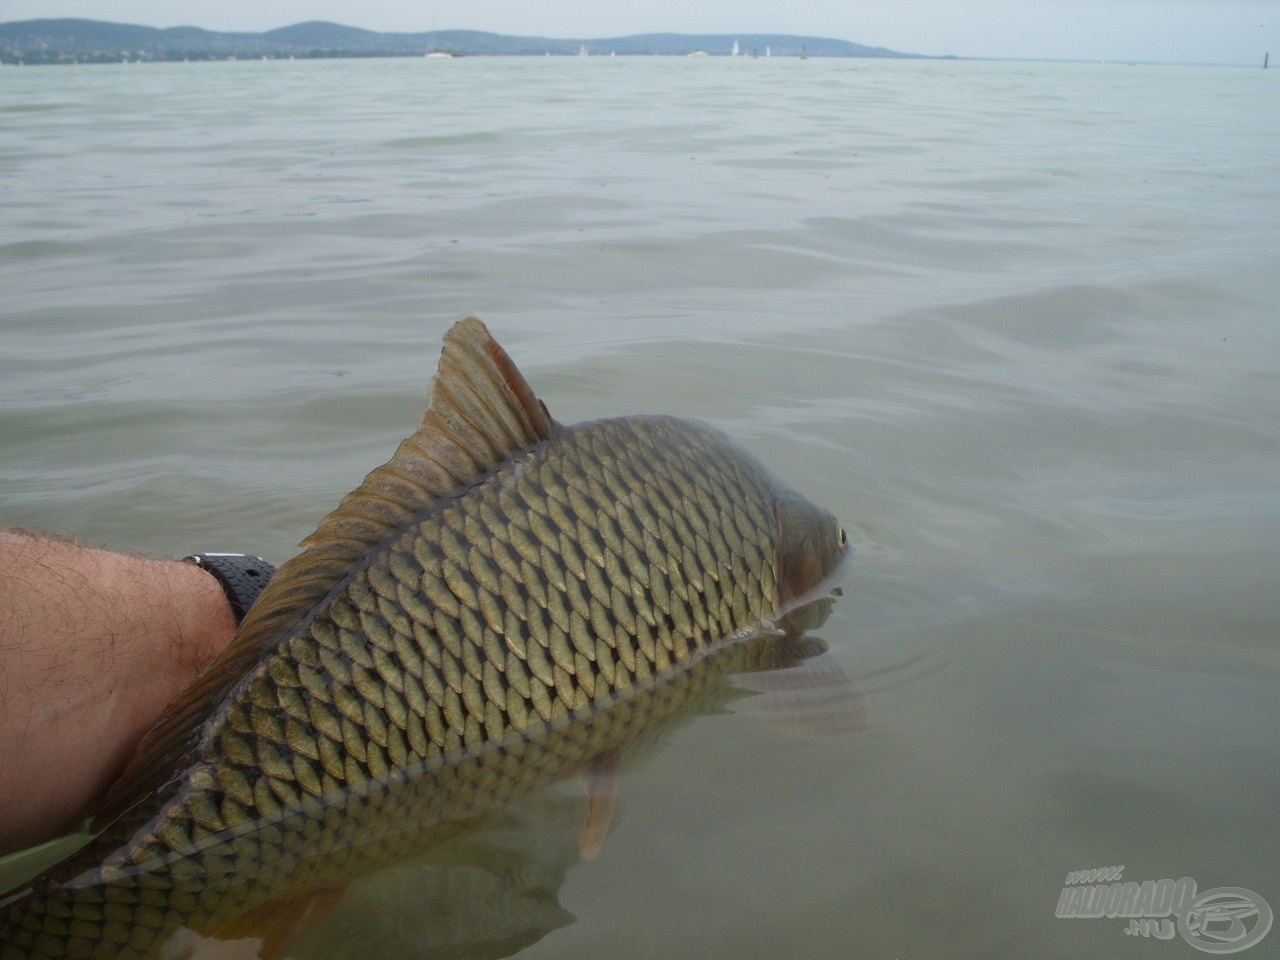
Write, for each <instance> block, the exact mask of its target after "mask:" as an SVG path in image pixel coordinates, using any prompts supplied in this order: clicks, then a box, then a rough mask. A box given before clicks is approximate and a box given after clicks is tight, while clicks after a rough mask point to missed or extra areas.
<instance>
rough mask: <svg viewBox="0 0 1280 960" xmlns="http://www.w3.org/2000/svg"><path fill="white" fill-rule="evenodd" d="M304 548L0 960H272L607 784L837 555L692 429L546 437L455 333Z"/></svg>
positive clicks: (26, 905) (613, 422)
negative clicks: (717, 660) (468, 832)
mask: <svg viewBox="0 0 1280 960" xmlns="http://www.w3.org/2000/svg"><path fill="white" fill-rule="evenodd" d="M301 546H302V548H303V549H302V552H301V553H299V554H298V555H297V556H296V557H294V558H293V559H291V560H289V561H288V562H287V563H285V564H283V565H282V566H281V567H280V569H279V570H278V571H277V572H276V574H275V576H274V577H273V579H272V580H271V582H270V584H268V586H267V588H266V589H265V591H264V592H263V593H262V595H261V596H260V597H259V599H258V601H257V603H256V604H255V605H254V606H253V608H252V609H251V610H250V611H249V613H248V615H247V616H246V618H245V619H244V622H243V623H242V624H241V627H240V629H239V631H238V632H237V634H236V637H235V639H234V640H233V641H232V642H231V644H230V645H229V646H228V647H227V648H226V650H224V651H223V652H222V653H221V654H220V655H219V656H218V657H217V658H216V659H215V660H214V661H213V662H212V663H211V664H210V665H209V666H208V667H207V668H206V669H205V671H203V672H202V673H201V675H200V676H199V677H198V678H197V679H196V681H195V682H194V683H193V684H192V685H191V686H190V687H189V688H188V689H187V690H185V691H184V692H183V693H182V694H180V695H179V696H178V697H177V698H176V699H175V700H174V701H173V702H172V703H171V704H170V706H169V707H168V708H167V709H166V711H165V713H164V714H163V716H162V717H161V719H160V720H159V721H158V722H157V723H156V725H155V726H154V727H153V728H152V729H151V731H150V732H149V733H148V734H147V735H146V737H145V738H144V739H143V740H142V742H141V744H140V745H139V747H138V750H137V753H136V754H135V756H134V757H133V759H132V760H131V761H130V763H129V764H128V766H127V767H126V769H125V770H124V772H123V774H122V775H121V777H120V779H119V780H118V781H117V782H116V783H115V785H114V786H113V787H112V788H111V789H110V791H109V792H108V794H107V796H106V797H105V799H104V800H103V802H102V804H101V807H100V809H99V811H98V813H97V817H96V821H95V828H96V830H98V831H101V832H100V834H99V836H98V837H97V839H95V840H94V841H92V842H91V843H90V844H89V845H88V846H86V847H85V849H84V850H82V851H81V852H80V853H78V854H77V855H75V856H73V857H72V858H71V859H70V860H68V861H67V862H65V863H64V864H62V865H60V866H58V867H55V868H54V869H53V870H51V871H50V872H49V873H48V874H46V875H45V876H44V877H42V878H39V879H38V880H37V881H35V882H34V883H33V884H31V885H30V886H29V887H27V888H26V889H24V890H22V891H20V892H19V893H17V894H15V895H13V896H10V897H9V898H8V899H7V900H6V901H5V902H4V904H3V905H0V958H2V960H18V958H23V960H26V958H32V957H37V958H101V960H125V958H146V957H153V956H156V955H158V953H159V951H160V950H161V949H162V948H163V946H164V944H165V943H166V942H167V941H168V940H169V939H170V938H171V937H172V936H173V935H174V934H175V932H176V931H179V930H186V931H194V932H196V933H199V934H201V935H204V936H211V937H219V938H224V939H230V938H235V937H242V936H249V935H259V936H262V938H263V939H264V941H265V942H267V943H268V945H270V943H271V942H272V936H273V935H272V934H271V933H270V932H267V931H269V929H270V928H271V921H270V918H271V917H274V916H278V915H279V914H280V913H281V910H280V906H281V905H282V904H285V905H292V907H291V912H292V915H293V916H294V917H295V919H296V917H297V916H300V915H302V914H303V913H305V910H303V905H304V904H306V903H308V902H312V903H314V902H321V903H323V902H324V901H325V900H326V899H327V900H329V901H332V900H333V898H334V897H336V896H340V895H341V893H340V892H341V890H342V889H343V887H344V886H345V884H346V883H347V882H349V881H350V879H351V878H353V877H356V876H359V875H361V874H363V873H367V872H369V871H371V870H373V869H376V868H377V867H379V866H383V865H386V864H389V863H394V862H397V861H399V860H402V859H404V858H405V857H407V856H410V855H412V854H413V853H414V852H415V851H418V850H422V849H425V848H426V847H427V846H428V845H430V844H431V843H434V842H438V841H439V839H441V838H443V837H445V836H448V835H450V834H451V833H453V832H456V831H457V830H459V829H461V828H462V827H464V826H466V825H467V824H469V823H472V822H474V821H475V820H476V819H477V818H479V817H482V816H484V815H486V814H488V813H492V812H494V811H496V810H499V809H501V808H502V807H504V806H505V805H506V804H509V803H510V802H512V801H513V800H515V799H517V798H519V797H521V796H524V795H526V794H528V793H529V792H531V791H532V790H534V789H536V788H538V787H539V786H541V785H544V784H546V783H550V782H552V781H554V780H556V779H558V778H561V777H563V776H565V775H566V774H567V773H570V772H573V771H575V770H583V769H586V770H593V769H594V770H597V771H602V772H603V774H604V776H603V777H602V780H603V781H605V782H607V781H608V779H609V777H608V771H609V767H610V764H611V758H612V757H613V756H614V755H615V752H616V750H617V749H618V747H619V746H620V745H621V744H622V743H624V742H626V741H627V740H628V739H630V738H632V737H634V736H635V735H636V734H637V733H639V732H641V731H643V730H645V729H647V728H649V727H651V726H652V725H653V724H654V723H655V722H656V721H658V720H660V719H662V718H664V717H669V716H672V715H674V714H676V713H678V712H679V711H680V710H681V709H684V708H685V707H687V705H688V704H689V703H691V702H692V701H693V700H694V699H696V697H697V695H698V693H699V690H700V688H701V687H704V686H705V684H706V682H707V680H706V674H705V671H700V670H698V669H695V667H697V665H699V664H701V663H704V662H706V661H707V660H708V658H711V657H714V656H715V655H717V653H718V652H721V651H724V650H726V649H730V648H737V649H740V650H743V651H749V650H751V649H752V643H751V641H753V639H758V638H759V637H761V636H762V635H768V634H769V633H770V631H773V632H775V633H776V632H778V631H779V630H781V629H782V628H781V627H779V626H778V624H780V623H782V622H783V620H782V618H784V617H786V616H787V615H788V614H789V613H791V612H792V611H794V610H796V609H798V608H801V607H803V605H804V604H805V603H806V602H807V601H808V600H811V599H812V598H813V597H814V596H815V595H816V593H818V592H820V591H821V590H822V589H823V588H824V586H825V585H826V584H827V583H828V581H829V579H830V577H831V576H832V573H833V571H834V570H835V568H836V566H837V565H838V563H839V562H840V560H841V558H842V557H843V555H844V554H845V553H846V550H847V537H846V535H845V532H844V530H843V528H841V526H840V525H839V523H838V522H837V521H836V519H835V518H834V517H833V516H832V515H831V514H829V513H827V512H826V511H825V510H823V509H821V508H820V507H818V506H816V505H814V504H813V503H811V502H809V501H808V500H807V499H805V498H804V497H802V496H801V495H799V494H798V493H796V492H795V491H793V490H792V489H790V488H789V487H787V486H786V485H785V484H784V483H782V481H780V480H779V479H777V478H776V477H775V476H774V475H773V474H771V473H770V472H769V471H768V470H767V469H766V468H765V467H764V466H763V465H761V464H760V463H759V461H757V460H756V459H755V458H754V457H752V456H751V455H750V454H748V453H747V452H745V451H744V450H742V449H741V448H740V447H738V446H737V445H736V444H735V443H734V442H733V441H732V440H730V439H729V438H728V437H727V436H725V435H724V434H723V433H721V432H720V431H718V430H716V429H714V428H712V427H710V426H708V425H706V424H703V423H700V422H697V421H693V420H688V419H681V418H676V417H670V416H631V417H619V418H614V419H606V420H598V421H592V422H589V423H583V424H577V425H574V426H564V425H561V424H559V423H557V422H556V421H555V420H553V419H552V418H551V416H550V414H549V413H548V411H547V408H546V406H545V405H544V404H543V403H542V402H541V401H540V400H539V399H538V398H537V397H536V396H535V395H534V393H533V391H532V390H531V389H530V387H529V385H528V383H527V382H526V381H525V379H524V377H523V376H522V375H521V374H520V372H519V371H518V370H517V369H516V367H515V364H514V363H513V362H512V361H511V359H510V357H509V356H508V355H507V354H506V352H505V351H504V350H503V349H502V348H501V347H500V346H499V345H498V343H497V342H496V341H495V340H494V339H493V338H492V336H490V334H489V332H488V330H487V329H486V328H485V326H484V325H483V324H482V323H481V322H480V321H479V320H476V319H474V318H472V319H468V320H464V321H462V322H460V323H458V324H456V325H455V326H454V327H453V328H452V329H451V330H450V331H449V332H448V333H447V334H446V336H445V340H444V350H443V353H442V356H441V360H440V365H439V370H438V372H437V374H436V376H435V378H434V379H433V380H432V383H431V387H430V401H429V405H428V408H427V411H426V413H425V414H424V415H423V418H422V421H421V423H420V425H419V427H418V429H417V431H416V432H415V433H414V434H413V435H412V436H411V437H409V438H408V439H407V440H405V441H404V442H403V443H402V444H401V445H400V447H399V449H398V450H397V451H396V453H395V456H394V457H392V459H391V460H390V461H389V462H388V463H386V464H385V465H383V466H381V467H378V468H377V469H376V470H374V471H373V472H372V473H370V474H369V475H368V476H367V477H366V478H365V480H364V482H363V483H362V484H361V485H360V486H359V487H358V488H357V489H356V490H354V491H353V492H352V493H350V494H348V495H347V496H346V497H345V498H344V499H343V500H342V501H341V503H340V504H339V506H338V507H337V509H335V510H334V511H333V512H332V513H331V514H329V516H327V517H326V518H325V519H324V520H323V521H322V522H321V523H320V525H319V527H318V528H317V529H316V531H315V533H313V534H312V535H311V536H310V537H308V538H307V539H306V540H304V541H303V542H302V544H301ZM603 792H604V793H605V794H607V792H608V791H607V790H605V791H603ZM605 800H606V801H607V796H606V797H605ZM604 806H605V807H607V802H605V803H604ZM602 819H603V820H607V809H600V810H597V811H596V817H595V826H594V827H593V828H592V829H591V830H588V831H587V832H586V833H584V838H583V845H584V849H586V848H594V847H595V846H597V845H598V843H599V840H600V836H601V834H602V828H601V820H602ZM284 912H285V913H290V910H286V911H284ZM287 933H288V928H287V925H286V931H285V933H277V934H276V935H275V942H276V943H277V945H279V943H282V942H283V940H284V939H287Z"/></svg>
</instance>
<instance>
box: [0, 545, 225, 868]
mask: <svg viewBox="0 0 1280 960" xmlns="http://www.w3.org/2000/svg"><path fill="white" fill-rule="evenodd" d="M234 632H235V620H234V617H233V616H232V613H231V608H230V606H229V605H228V603H227V601H226V598H225V596H224V595H223V593H222V589H221V587H220V586H219V585H218V583H217V581H215V580H214V579H213V578H212V577H211V576H209V575H208V574H207V573H205V572H204V571H202V570H200V569H199V568H198V567H195V566H193V565H191V564H186V563H180V562H177V561H173V560H157V559H148V558H144V557H138V556H130V555H126V554H119V553H112V552H109V551H106V550H99V549H96V548H94V547H90V546H86V545H83V544H80V543H77V542H76V541H74V540H70V539H67V538H63V537H56V536H52V535H48V534H35V533H32V532H30V531H23V530H0V852H3V851H5V850H12V849H17V848H19V847H22V846H26V845H29V844H31V843H36V842H39V841H41V840H44V839H48V838H49V837H52V836H55V835H56V834H57V833H58V832H59V831H61V830H65V829H67V828H70V827H72V826H74V825H75V823H76V822H77V819H78V818H80V817H82V816H83V815H84V814H85V813H86V812H87V811H88V810H89V808H90V807H91V805H92V803H93V801H94V800H95V799H96V798H97V797H98V796H100V795H101V793H102V792H103V791H104V790H105V789H106V788H107V787H108V786H109V785H110V783H111V781H112V780H113V779H114V778H115V776H116V775H117V774H118V773H119V771H120V769H121V767H122V766H123V765H124V763H125V761H127V760H128V758H129V756H130V755H131V754H132V752H133V750H134V748H135V747H136V746H137V743H138V740H139V739H140V738H141V737H142V735H143V734H144V733H145V732H146V730H147V729H148V728H149V727H150V726H151V724H152V723H153V722H154V721H155V719H156V718H157V717H158V715H159V714H160V713H161V712H162V711H163V709H164V706H165V704H167V703H168V702H169V700H170V699H172V697H173V696H174V695H175V694H176V693H178V691H180V690H181V689H182V688H183V687H185V686H186V685H187V684H188V683H190V682H191V680H192V679H193V678H194V677H195V675H196V674H197V673H198V672H199V671H200V669H202V668H203V667H204V665H205V664H206V663H208V661H209V660H211V659H212V658H213V657H214V656H215V655H216V654H217V653H218V652H219V651H220V650H221V649H222V648H223V647H224V646H225V645H226V644H227V642H228V641H230V639H231V637H232V635H233V634H234Z"/></svg>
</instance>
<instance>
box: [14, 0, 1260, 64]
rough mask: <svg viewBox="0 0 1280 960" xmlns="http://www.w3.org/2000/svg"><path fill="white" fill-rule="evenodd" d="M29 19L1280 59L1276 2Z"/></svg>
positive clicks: (576, 4) (459, 9) (74, 6)
mask: <svg viewBox="0 0 1280 960" xmlns="http://www.w3.org/2000/svg"><path fill="white" fill-rule="evenodd" d="M38 17H88V18H91V19H95V20H112V21H115V22H117V23H141V24H147V25H149V26H156V27H172V26H178V25H192V26H198V27H206V28H208V29H211V30H255V31H256V30H270V29H272V28H273V27H282V26H287V25H288V24H291V23H297V22H299V21H302V20H333V21H336V22H338V23H345V24H349V25H351V26H357V27H366V28H368V29H371V30H399V31H406V32H417V31H423V30H431V29H433V28H439V29H441V30H446V29H453V28H456V29H470V30H491V31H493V32H495V33H510V34H528V35H537V36H555V37H573V38H590V37H608V36H622V35H625V34H629V33H650V32H657V31H671V32H675V33H734V32H740V33H795V34H808V35H813V36H826V37H838V38H841V39H844V40H852V41H854V42H856V43H865V44H868V45H870V46H880V47H890V48H893V49H895V50H903V51H908V52H913V53H929V54H947V53H955V54H959V55H961V56H975V57H981V56H992V57H1053V58H1056V57H1061V58H1069V59H1105V60H1166V61H1179V62H1220V63H1250V64H1251V63H1260V62H1261V61H1262V55H1263V53H1264V52H1265V51H1267V50H1270V51H1271V52H1273V53H1276V54H1277V60H1280V0H1020V2H1018V0H978V2H965V0H894V2H888V0H787V2H785V3H747V4H744V3H742V2H741V0H699V2H690V0H645V2H643V3H638V2H632V3H623V2H617V0H614V2H607V0H593V2H588V0H541V2H536V3H532V2H528V0H524V2H516V0H220V2H218V3H216V4H211V3H209V2H208V0H0V21H6V20H28V19H34V18H38ZM1277 66H1280V63H1278V64H1277Z"/></svg>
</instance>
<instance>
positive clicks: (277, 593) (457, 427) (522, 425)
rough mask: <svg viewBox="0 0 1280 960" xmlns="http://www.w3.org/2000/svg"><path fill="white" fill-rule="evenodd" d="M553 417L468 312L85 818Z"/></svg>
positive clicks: (184, 751) (185, 744)
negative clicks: (400, 430)
mask: <svg viewBox="0 0 1280 960" xmlns="http://www.w3.org/2000/svg"><path fill="white" fill-rule="evenodd" d="M554 429H555V421H553V420H552V419H551V416H550V414H548V413H547V408H546V406H545V405H544V404H543V403H542V402H541V401H540V400H539V399H538V398H537V397H536V396H534V393H533V390H532V389H530V387H529V384H528V383H527V382H526V381H525V379H524V377H523V376H522V375H521V374H520V371H519V370H517V369H516V365H515V364H514V363H513V362H512V360H511V358H510V357H509V356H507V353H506V351H505V350H503V349H502V347H501V346H499V345H498V342H497V341H496V340H494V339H493V337H492V336H491V335H490V334H489V331H488V329H486V327H485V325H484V324H483V323H481V322H480V321H479V320H477V319H475V318H474V317H472V318H469V319H466V320H463V321H460V322H459V323H456V324H454V326H453V327H452V328H451V329H450V330H449V332H448V333H447V334H445V338H444V351H443V353H442V354H441V356H440V368H439V370H438V371H437V372H436V375H435V378H434V379H433V380H432V381H431V390H430V403H429V405H428V407H427V412H426V413H425V414H423V416H422V422H421V423H420V424H419V425H418V429H417V431H415V432H414V434H413V436H411V437H409V438H408V439H407V440H405V441H404V442H403V443H401V444H400V447H399V449H398V450H396V454H395V456H394V457H392V458H391V459H390V460H389V461H388V462H387V463H385V464H383V465H382V466H380V467H378V468H377V469H376V470H374V471H373V472H372V473H370V474H369V475H368V476H367V477H365V478H364V482H363V483H362V484H360V486H359V487H357V488H356V489H355V490H353V491H352V492H351V493H349V494H347V495H346V496H345V497H344V498H343V499H342V502H341V503H340V504H339V505H338V508H337V509H336V510H334V511H333V513H331V514H329V516H327V517H325V518H324V520H322V521H321V522H320V526H319V527H317V528H316V532H315V533H313V534H311V536H309V537H307V538H306V539H305V540H303V541H302V544H301V546H302V547H303V548H304V549H303V551H302V552H301V553H299V554H298V555H297V556H296V557H294V558H293V559H292V560H290V561H288V562H287V563H285V564H284V565H282V566H281V567H280V568H279V569H278V570H277V571H276V573H275V575H274V576H273V577H272V578H271V582H270V583H269V584H268V585H267V587H266V589H265V590H263V592H262V595H261V596H260V597H259V598H258V600H257V602H256V603H255V604H254V605H253V608H252V609H251V610H250V611H249V614H248V616H246V617H245V619H244V622H243V623H242V624H241V625H240V629H239V631H238V632H237V633H236V637H235V639H234V640H233V641H232V642H231V643H230V644H229V645H228V646H227V648H226V649H225V650H224V651H223V652H222V653H221V654H219V656H218V657H217V658H216V659H215V660H214V661H213V662H212V663H211V664H209V666H208V667H206V668H205V670H204V671H203V672H202V673H201V674H200V676H198V677H197V678H196V679H195V681H194V682H193V683H192V684H191V686H189V687H188V688H187V689H186V690H184V691H183V692H182V693H180V694H179V695H178V696H177V697H176V698H174V700H173V701H172V702H171V703H170V704H169V706H168V708H167V709H166V710H165V713H164V714H163V715H162V716H161V718H160V720H158V721H157V722H156V725H155V726H154V727H152V728H151V730H150V732H149V733H148V734H147V735H146V736H145V737H144V738H143V740H142V743H141V744H140V745H139V747H138V750H137V752H136V753H135V754H134V756H133V759H132V760H130V761H129V764H128V765H127V766H126V767H125V770H124V773H123V774H122V775H121V776H120V779H119V780H117V781H116V783H115V784H114V785H113V786H112V787H111V789H110V790H109V791H108V793H107V796H106V797H105V799H104V801H103V804H102V806H101V807H100V809H99V811H98V814H97V816H96V817H95V821H94V822H95V826H98V827H101V826H105V825H106V824H107V823H110V822H111V821H112V820H114V819H116V818H117V817H118V816H119V815H120V814H122V813H123V812H124V811H126V810H128V809H129V808H130V807H132V806H133V805H134V804H135V803H137V802H138V801H139V800H141V799H142V798H143V797H145V796H147V795H149V794H150V793H151V792H153V791H154V790H156V789H158V788H159V787H160V786H161V785H163V784H164V783H165V782H166V781H167V780H169V779H170V778H171V777H173V776H174V775H175V774H176V773H178V772H179V771H180V770H181V769H182V768H183V767H184V766H185V765H186V764H187V763H188V762H190V758H189V754H190V752H191V750H192V749H193V748H194V747H195V745H196V742H197V740H198V738H199V734H200V731H201V729H202V727H203V724H204V723H205V721H206V720H208V719H209V718H210V717H211V716H212V715H213V714H214V712H215V711H216V710H217V709H218V707H219V705H220V704H221V702H222V700H223V699H224V698H225V696H226V694H227V693H228V691H230V690H231V688H232V687H234V686H235V685H236V684H237V683H239V682H240V681H241V680H242V679H244V677H245V676H246V675H247V674H248V673H249V672H250V671H252V670H253V668H254V666H256V665H257V663H258V662H259V661H260V660H261V658H262V655H263V653H264V652H265V651H266V650H268V649H269V648H270V647H272V646H273V645H274V644H275V643H277V642H279V641H280V640H281V639H283V638H284V637H285V636H286V635H287V633H288V631H289V630H290V629H291V628H292V627H293V626H294V625H295V624H297V623H298V621H299V620H301V619H302V618H303V617H305V616H306V615H307V614H308V613H309V612H310V611H312V610H313V609H314V608H315V606H316V605H317V604H318V603H319V602H320V601H321V600H323V599H324V598H325V596H326V595H327V594H328V593H329V591H330V590H331V589H333V587H334V586H335V585H337V583H338V582H339V581H340V580H341V579H342V578H343V577H344V576H346V574H347V573H348V572H350V570H351V568H352V567H353V566H354V565H355V564H357V563H358V562H359V561H361V560H362V559H364V557H366V556H367V555H368V554H369V553H371V552H372V551H373V550H374V549H376V548H377V547H378V546H379V545H381V544H382V543H383V542H385V541H386V540H387V539H389V538H390V537H392V536H394V535H395V534H397V533H398V532H399V531H400V530H401V529H402V528H403V527H404V525H405V524H406V523H408V522H409V521H410V520H411V519H412V518H413V517H414V516H415V515H417V514H418V513H420V512H421V511H422V510H423V509H425V508H426V507H427V506H429V505H430V504H431V503H433V502H435V501H436V500H438V499H440V498H441V497H446V496H448V495H450V494H451V493H454V492H456V491H458V490H461V489H462V488H464V487H466V486H467V485H468V484H470V483H473V482H474V481H476V480H477V479H479V478H480V477H482V476H484V475H485V474H486V473H487V472H488V471H490V470H492V469H493V468H494V467H497V466H498V465H499V464H501V463H503V462H504V461H506V460H508V459H510V458H511V457H513V456H515V455H516V454H518V453H520V452H521V451H523V450H527V449H528V448H529V447H531V446H533V445H534V444H537V443H539V442H541V441H543V440H545V439H547V438H548V437H549V436H550V435H551V433H552V431H553V430H554Z"/></svg>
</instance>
